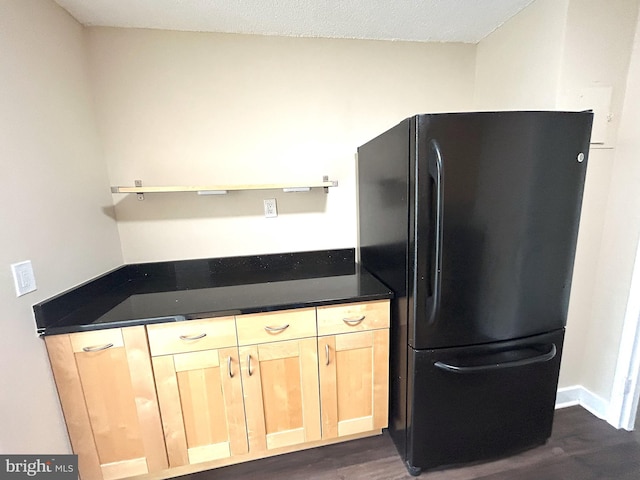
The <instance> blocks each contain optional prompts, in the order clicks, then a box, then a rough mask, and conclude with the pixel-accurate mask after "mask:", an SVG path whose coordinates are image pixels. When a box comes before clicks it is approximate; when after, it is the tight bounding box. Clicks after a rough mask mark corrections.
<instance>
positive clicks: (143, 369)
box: [45, 327, 168, 480]
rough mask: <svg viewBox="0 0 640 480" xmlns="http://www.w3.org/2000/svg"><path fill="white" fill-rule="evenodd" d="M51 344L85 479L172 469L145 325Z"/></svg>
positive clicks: (107, 479)
mask: <svg viewBox="0 0 640 480" xmlns="http://www.w3.org/2000/svg"><path fill="white" fill-rule="evenodd" d="M45 341H46V344H47V350H48V351H49V358H50V361H51V365H52V368H53V372H54V377H55V379H56V385H57V387H58V392H59V395H60V400H61V404H62V408H63V411H64V414H65V419H66V420H67V425H68V429H69V436H70V438H71V443H72V445H73V448H74V451H75V452H76V453H78V455H79V469H80V474H81V476H82V478H83V480H87V479H88V480H93V479H102V480H112V479H118V478H124V477H129V476H133V475H139V474H144V473H149V472H155V471H159V470H162V469H164V468H166V467H167V465H168V464H167V456H166V450H165V447H164V440H163V436H162V428H161V423H160V413H159V410H158V403H157V399H156V394H155V388H154V386H153V374H152V372H151V362H150V357H149V350H148V346H147V339H146V335H145V330H144V327H129V328H123V329H109V330H101V331H96V332H81V333H74V334H70V335H57V336H52V337H46V339H45Z"/></svg>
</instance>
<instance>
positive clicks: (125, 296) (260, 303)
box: [33, 249, 393, 335]
mask: <svg viewBox="0 0 640 480" xmlns="http://www.w3.org/2000/svg"><path fill="white" fill-rule="evenodd" d="M392 297H393V293H392V292H391V290H389V289H388V288H387V287H386V286H385V285H383V284H382V283H381V282H379V281H378V280H377V279H376V278H374V277H373V276H372V275H371V274H370V273H369V272H367V271H366V270H364V269H363V268H361V267H360V266H359V265H357V264H356V263H355V251H354V249H341V250H323V251H315V252H296V253H285V254H272V255H254V256H243V257H225V258H210V259H199V260H181V261H173V262H158V263H142V264H129V265H124V266H122V267H120V268H117V269H115V270H113V271H111V272H108V273H105V274H104V275H101V276H100V277H98V278H95V279H93V280H90V281H88V282H86V283H84V284H82V285H80V286H78V287H75V288H73V289H71V290H68V291H66V292H63V293H61V294H59V295H56V296H55V297H53V298H50V299H48V300H45V301H43V302H41V303H38V304H36V305H34V307H33V309H34V314H35V318H36V325H37V328H38V333H40V334H42V335H54V334H60V333H71V332H79V331H86V330H98V329H103V328H114V327H124V326H131V325H144V324H148V323H159V322H169V321H183V320H192V319H197V318H207V317H216V316H225V315H240V314H245V313H256V312H267V311H275V310H284V309H291V308H301V307H309V306H319V305H330V304H335V303H349V302H358V301H367V300H380V299H387V298H392Z"/></svg>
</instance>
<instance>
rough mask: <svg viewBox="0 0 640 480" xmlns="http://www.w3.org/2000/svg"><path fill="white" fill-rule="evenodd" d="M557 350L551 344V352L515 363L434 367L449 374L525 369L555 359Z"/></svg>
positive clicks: (436, 364)
mask: <svg viewBox="0 0 640 480" xmlns="http://www.w3.org/2000/svg"><path fill="white" fill-rule="evenodd" d="M556 353H557V349H556V345H555V343H552V344H551V350H549V351H548V352H547V353H544V354H542V355H538V356H535V357H531V358H525V359H522V360H515V361H513V362H504V363H490V364H488V365H474V366H472V367H466V366H462V365H451V364H450V363H445V362H436V363H434V364H433V365H434V366H435V367H438V368H439V369H441V370H446V371H447V372H453V373H477V372H486V371H488V370H500V369H503V368H512V367H523V366H525V365H531V364H533V363H544V362H548V361H549V360H551V359H553V357H555V356H556Z"/></svg>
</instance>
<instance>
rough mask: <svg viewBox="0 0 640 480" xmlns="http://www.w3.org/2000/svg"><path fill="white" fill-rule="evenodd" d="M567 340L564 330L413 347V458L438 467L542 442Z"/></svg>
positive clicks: (410, 387) (414, 464)
mask: <svg viewBox="0 0 640 480" xmlns="http://www.w3.org/2000/svg"><path fill="white" fill-rule="evenodd" d="M563 339H564V329H562V330H557V331H555V332H551V333H547V334H543V335H536V336H532V337H528V338H525V339H520V340H514V341H506V342H497V343H492V344H487V345H481V346H474V347H458V348H445V349H435V350H413V349H409V369H410V373H409V385H408V395H409V399H410V401H409V405H410V406H409V409H410V411H409V412H408V425H407V427H408V428H407V435H408V437H407V440H408V441H407V452H406V453H407V458H406V461H407V464H408V465H409V466H410V467H416V468H422V469H432V468H436V467H441V466H447V465H455V464H461V463H466V462H474V461H479V460H486V459H491V458H498V457H501V456H505V455H508V454H511V453H514V452H517V451H520V450H524V449H527V448H530V447H534V446H538V445H541V444H543V443H544V442H545V441H546V440H547V439H548V438H549V436H550V435H551V427H552V422H553V413H554V407H555V397H556V389H557V384H558V373H559V369H560V357H561V354H562V343H563ZM411 370H413V371H411Z"/></svg>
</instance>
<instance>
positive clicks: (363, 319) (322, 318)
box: [318, 300, 389, 336]
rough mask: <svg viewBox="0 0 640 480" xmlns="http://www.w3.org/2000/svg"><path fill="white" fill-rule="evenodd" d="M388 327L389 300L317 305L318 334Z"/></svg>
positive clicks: (334, 333)
mask: <svg viewBox="0 0 640 480" xmlns="http://www.w3.org/2000/svg"><path fill="white" fill-rule="evenodd" d="M379 328H389V301H388V300H379V301H373V302H360V303H349V304H345V305H328V306H323V307H318V335H320V336H322V335H336V334H340V333H349V332H359V331H364V330H373V329H379Z"/></svg>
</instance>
